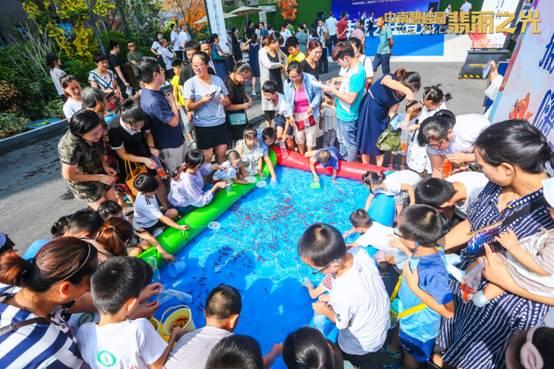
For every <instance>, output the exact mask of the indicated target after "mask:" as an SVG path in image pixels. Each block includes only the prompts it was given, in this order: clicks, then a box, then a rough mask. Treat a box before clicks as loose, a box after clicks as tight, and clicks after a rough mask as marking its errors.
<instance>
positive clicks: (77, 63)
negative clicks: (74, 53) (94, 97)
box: [62, 58, 96, 87]
mask: <svg viewBox="0 0 554 369" xmlns="http://www.w3.org/2000/svg"><path fill="white" fill-rule="evenodd" d="M94 68H96V65H94V62H93V60H92V58H75V59H67V60H66V59H63V60H62V69H63V70H64V71H65V72H66V73H67V74H72V75H74V76H75V77H77V79H78V80H79V82H81V85H82V86H83V87H84V86H85V85H88V74H89V72H90V71H91V70H93V69H94Z"/></svg>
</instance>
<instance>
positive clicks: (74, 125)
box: [58, 109, 117, 210]
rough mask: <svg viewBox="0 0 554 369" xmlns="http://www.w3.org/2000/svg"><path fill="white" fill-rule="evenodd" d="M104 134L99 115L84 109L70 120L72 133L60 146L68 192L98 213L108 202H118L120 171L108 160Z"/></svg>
mask: <svg viewBox="0 0 554 369" xmlns="http://www.w3.org/2000/svg"><path fill="white" fill-rule="evenodd" d="M104 133H105V127H104V124H103V123H102V121H101V120H100V118H99V117H98V114H96V113H95V112H93V111H91V110H85V109H83V110H80V111H78V112H77V113H75V115H73V117H71V120H70V121H69V130H68V131H67V132H66V134H65V135H64V136H63V137H62V138H61V139H60V142H59V143H58V154H59V156H60V160H61V162H62V175H63V178H64V179H65V180H66V182H67V184H68V186H69V189H70V190H71V192H72V193H73V195H75V197H76V198H77V199H80V200H84V201H86V202H87V203H88V205H89V206H90V207H91V208H93V209H95V210H96V209H98V207H99V206H100V204H101V203H102V202H104V201H106V200H112V201H116V202H117V198H116V196H115V192H114V190H113V184H114V183H115V181H116V178H117V171H116V170H115V169H113V168H110V167H109V166H108V164H107V163H106V161H105V158H104V157H105V154H106V150H105V147H104V143H103V142H102V138H103V136H104Z"/></svg>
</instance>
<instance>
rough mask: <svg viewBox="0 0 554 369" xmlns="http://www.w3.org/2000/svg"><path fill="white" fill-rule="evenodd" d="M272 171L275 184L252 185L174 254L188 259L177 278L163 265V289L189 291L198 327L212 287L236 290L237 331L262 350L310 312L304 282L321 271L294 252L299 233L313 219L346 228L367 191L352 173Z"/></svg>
mask: <svg viewBox="0 0 554 369" xmlns="http://www.w3.org/2000/svg"><path fill="white" fill-rule="evenodd" d="M277 176H278V178H279V183H278V185H275V186H270V185H268V186H266V187H264V188H256V189H254V190H253V191H252V192H250V193H249V194H247V195H246V196H245V197H244V198H242V199H241V200H240V201H238V202H237V203H236V204H235V205H233V206H232V207H231V208H230V209H229V210H228V211H227V212H226V213H225V214H224V215H223V216H222V217H220V218H219V219H218V222H219V223H220V224H221V227H220V229H218V230H215V231H214V230H211V229H206V230H204V231H203V232H202V233H200V234H199V235H198V236H197V237H196V238H195V239H194V240H193V241H191V242H190V243H189V244H188V245H186V246H185V247H184V248H183V250H181V252H179V253H178V254H177V255H176V257H177V259H178V260H184V261H186V264H187V266H186V271H185V272H184V274H183V275H182V276H181V277H180V278H179V279H172V278H171V277H170V276H169V275H168V274H167V270H164V269H165V268H163V269H162V271H161V277H162V281H164V284H165V286H166V287H167V288H175V289H178V290H181V291H184V292H187V293H189V294H190V295H192V297H193V302H192V304H191V308H192V311H193V317H194V321H195V323H196V326H197V327H201V326H203V325H204V324H205V320H204V312H203V311H204V302H205V301H206V297H207V295H208V292H209V291H210V290H211V289H212V288H214V287H216V286H217V285H219V284H220V283H226V284H229V285H232V286H234V287H236V288H237V289H239V290H240V292H241V294H242V302H243V309H242V313H241V316H240V321H239V324H238V327H237V330H236V333H240V334H247V335H251V336H253V337H255V338H256V339H257V340H258V341H259V342H260V344H261V346H262V351H263V352H264V354H265V353H267V352H269V350H270V349H271V347H272V346H273V344H275V343H279V342H282V341H283V340H284V338H285V337H286V335H287V334H288V333H289V332H291V331H293V330H294V329H296V328H298V327H301V326H304V325H307V324H308V323H309V322H310V320H311V318H312V316H313V310H312V308H311V300H310V297H309V295H308V292H307V290H306V289H305V288H304V287H303V286H302V282H303V280H304V279H305V278H306V277H309V278H311V279H312V281H314V282H316V281H317V278H318V277H317V276H314V275H312V271H313V270H312V269H311V268H309V267H307V266H305V265H304V264H303V263H302V262H301V260H300V258H299V257H298V254H297V242H298V239H299V238H300V236H301V234H302V232H303V231H304V229H306V227H308V226H309V225H310V224H312V223H315V222H325V223H329V224H331V225H333V226H335V227H337V228H338V229H339V230H340V231H341V232H344V231H346V230H347V229H349V228H350V222H349V220H348V218H349V215H350V212H351V211H352V210H354V209H357V208H363V206H364V203H365V199H366V196H367V190H366V189H365V188H364V186H363V185H362V184H361V183H359V182H355V181H352V180H347V179H340V178H339V179H337V183H336V184H333V183H332V181H331V178H330V177H328V176H320V178H321V184H322V186H321V187H322V188H321V189H320V190H312V189H310V186H309V185H310V183H311V182H312V175H311V174H310V173H307V172H303V171H299V170H295V169H289V168H281V167H279V168H278V169H277ZM319 278H320V277H319ZM276 367H282V363H281V362H278V363H276Z"/></svg>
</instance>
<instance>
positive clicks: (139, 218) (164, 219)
mask: <svg viewBox="0 0 554 369" xmlns="http://www.w3.org/2000/svg"><path fill="white" fill-rule="evenodd" d="M134 185H135V188H136V189H137V191H138V195H137V197H136V199H135V215H134V217H133V227H134V228H135V230H136V231H137V233H138V234H139V236H140V234H141V233H148V236H152V235H153V233H154V231H155V230H156V229H157V228H161V227H164V226H168V227H171V228H175V229H178V230H181V231H186V230H187V229H189V226H187V225H180V224H177V223H175V221H174V219H177V217H178V216H179V212H178V211H177V210H176V209H167V210H166V211H165V212H163V213H162V212H161V211H160V207H159V205H158V200H156V194H155V192H156V190H157V189H158V186H159V183H158V181H157V180H156V178H154V177H153V176H151V175H149V174H140V175H139V176H137V178H136V179H135V182H134ZM148 236H147V237H148ZM141 237H142V236H141ZM144 238H146V237H144ZM160 249H161V247H159V248H158V251H160V253H161V254H162V256H163V257H164V259H169V260H173V259H174V258H173V256H171V255H170V254H168V253H167V252H166V251H165V250H163V249H161V250H160Z"/></svg>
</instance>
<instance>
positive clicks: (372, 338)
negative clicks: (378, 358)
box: [330, 248, 390, 355]
mask: <svg viewBox="0 0 554 369" xmlns="http://www.w3.org/2000/svg"><path fill="white" fill-rule="evenodd" d="M349 252H350V253H351V254H352V255H353V257H354V259H353V264H352V266H351V268H350V269H348V270H347V271H346V272H345V273H344V274H342V275H341V276H340V277H338V278H334V279H333V289H332V290H331V293H330V297H331V299H330V304H331V306H332V307H333V310H334V311H335V318H336V326H337V328H338V329H339V338H338V344H339V346H340V348H341V350H342V351H344V352H346V353H348V354H352V355H364V354H367V353H369V352H376V351H378V350H379V349H380V348H381V347H383V344H384V343H385V340H386V338H387V331H388V329H389V326H390V320H389V296H388V295H387V292H386V290H385V285H384V284H383V280H382V279H381V276H380V275H379V271H378V270H377V266H376V265H375V262H374V261H373V260H372V259H371V258H370V257H369V255H368V254H367V253H366V252H365V251H364V250H362V249H361V248H355V249H353V250H351V251H349Z"/></svg>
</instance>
